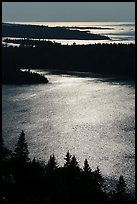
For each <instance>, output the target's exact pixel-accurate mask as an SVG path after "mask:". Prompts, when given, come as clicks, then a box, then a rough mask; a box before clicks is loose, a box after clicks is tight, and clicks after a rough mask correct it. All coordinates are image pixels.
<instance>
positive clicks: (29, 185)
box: [1, 131, 135, 204]
mask: <svg viewBox="0 0 137 204" xmlns="http://www.w3.org/2000/svg"><path fill="white" fill-rule="evenodd" d="M1 155H2V201H3V203H45V204H50V203H81V204H85V203H116V202H120V203H135V199H134V198H132V197H131V195H130V194H129V193H128V191H127V190H128V189H127V185H126V182H125V180H124V177H123V176H122V175H120V176H119V180H118V181H117V184H116V186H115V187H113V188H112V187H111V186H105V184H104V182H105V179H104V178H103V175H102V174H101V171H100V169H99V167H98V166H97V168H96V169H95V170H92V168H91V167H90V166H89V164H88V160H87V159H85V161H84V165H83V168H80V167H79V164H78V161H77V159H76V157H75V155H71V154H70V153H69V151H68V152H67V153H66V156H65V158H64V160H65V163H64V166H62V167H61V166H59V164H58V162H57V160H56V158H55V155H54V154H53V155H50V158H49V161H48V162H45V161H40V160H38V159H36V158H33V159H32V160H31V159H30V158H29V149H28V144H27V140H26V136H25V133H24V131H22V132H21V134H20V136H19V138H18V141H17V143H16V145H15V149H14V151H13V152H12V151H11V150H9V149H8V148H7V147H5V146H4V143H2V149H1Z"/></svg>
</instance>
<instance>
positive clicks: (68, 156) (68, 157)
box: [64, 151, 72, 167]
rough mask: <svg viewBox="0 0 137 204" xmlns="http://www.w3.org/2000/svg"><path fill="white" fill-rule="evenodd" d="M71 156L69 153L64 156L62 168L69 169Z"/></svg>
mask: <svg viewBox="0 0 137 204" xmlns="http://www.w3.org/2000/svg"><path fill="white" fill-rule="evenodd" d="M71 157H72V156H71V154H70V153H69V151H68V152H67V154H66V157H65V158H64V159H65V160H66V163H65V164H64V167H69V166H70V163H71Z"/></svg>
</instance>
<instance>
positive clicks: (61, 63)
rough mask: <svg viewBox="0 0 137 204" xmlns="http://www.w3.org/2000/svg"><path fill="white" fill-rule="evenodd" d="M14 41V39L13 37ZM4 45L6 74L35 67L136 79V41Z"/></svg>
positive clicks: (38, 42) (23, 42) (3, 54)
mask: <svg viewBox="0 0 137 204" xmlns="http://www.w3.org/2000/svg"><path fill="white" fill-rule="evenodd" d="M14 42H15V41H14ZM17 42H18V43H19V44H20V47H19V48H17V47H12V46H11V47H3V49H2V58H3V76H5V74H7V73H11V72H12V71H13V69H15V70H19V69H20V68H36V69H58V70H66V71H68V70H71V71H84V72H94V73H99V74H105V75H106V74H107V75H114V76H121V77H125V76H126V77H128V78H129V79H134V76H135V45H134V44H129V45H126V44H102V45H101V44H95V45H71V46H69V45H61V44H58V43H52V42H50V41H33V40H22V41H21V42H19V41H17Z"/></svg>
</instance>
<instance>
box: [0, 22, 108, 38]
mask: <svg viewBox="0 0 137 204" xmlns="http://www.w3.org/2000/svg"><path fill="white" fill-rule="evenodd" d="M2 37H18V38H37V39H76V40H110V38H109V37H108V36H104V35H99V34H93V33H89V32H88V31H80V30H70V29H68V28H66V27H49V26H43V25H41V26H40V25H22V24H9V23H2Z"/></svg>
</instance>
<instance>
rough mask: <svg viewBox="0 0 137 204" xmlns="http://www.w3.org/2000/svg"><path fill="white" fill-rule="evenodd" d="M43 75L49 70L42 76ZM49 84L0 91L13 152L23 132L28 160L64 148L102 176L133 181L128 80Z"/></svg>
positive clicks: (69, 79) (62, 78) (64, 78)
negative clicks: (100, 172) (29, 157)
mask: <svg viewBox="0 0 137 204" xmlns="http://www.w3.org/2000/svg"><path fill="white" fill-rule="evenodd" d="M47 73H48V72H47ZM47 75H48V79H49V81H50V83H49V84H40V85H22V86H14V85H12V86H8V85H4V86H3V87H2V129H3V138H4V141H5V143H6V144H7V146H8V147H9V148H13V147H14V145H15V143H16V142H17V138H18V136H19V134H20V132H21V130H24V131H25V133H26V138H27V141H28V144H29V150H30V156H31V158H33V157H34V156H35V157H37V158H40V159H42V160H47V159H49V155H50V154H53V153H54V154H55V155H56V157H57V160H58V162H59V164H60V165H63V163H64V161H63V158H64V156H65V154H66V152H67V151H68V150H69V151H70V153H71V154H75V155H76V157H77V158H78V161H79V164H80V166H83V162H84V159H85V158H87V159H88V161H89V164H90V166H91V168H92V169H95V168H96V166H97V165H98V166H99V167H100V169H101V171H102V173H103V175H104V176H108V177H113V178H118V177H119V175H120V174H122V175H124V177H125V179H126V182H127V183H128V185H129V187H130V189H131V190H134V180H135V167H134V165H135V136H134V134H135V130H134V127H135V124H134V123H135V117H134V116H135V90H134V86H133V84H132V83H130V82H126V83H124V82H121V81H117V82H116V81H114V80H105V81H104V80H103V79H101V78H91V77H80V75H77V76H75V75H73V76H70V75H67V74H65V75H63V74H60V75H55V74H47Z"/></svg>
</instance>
